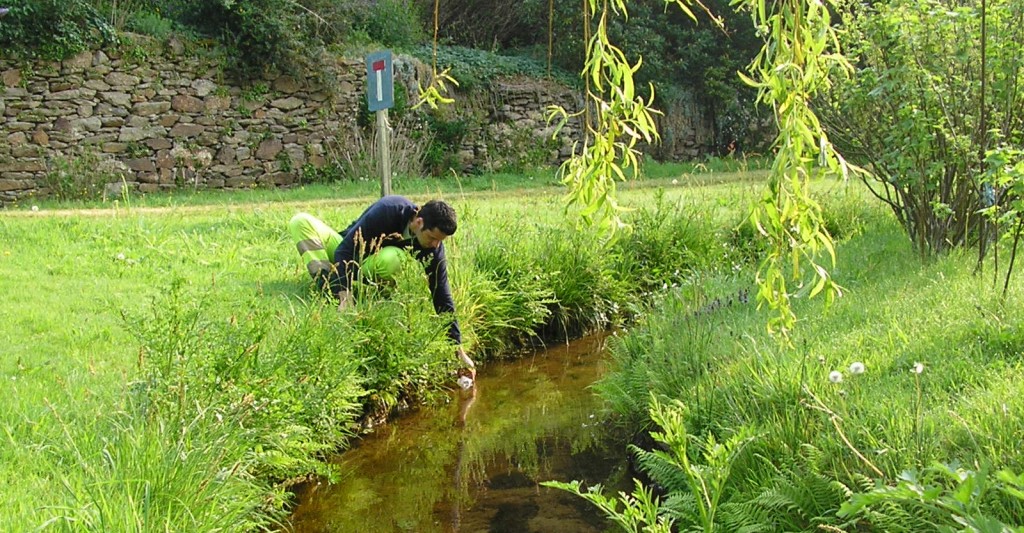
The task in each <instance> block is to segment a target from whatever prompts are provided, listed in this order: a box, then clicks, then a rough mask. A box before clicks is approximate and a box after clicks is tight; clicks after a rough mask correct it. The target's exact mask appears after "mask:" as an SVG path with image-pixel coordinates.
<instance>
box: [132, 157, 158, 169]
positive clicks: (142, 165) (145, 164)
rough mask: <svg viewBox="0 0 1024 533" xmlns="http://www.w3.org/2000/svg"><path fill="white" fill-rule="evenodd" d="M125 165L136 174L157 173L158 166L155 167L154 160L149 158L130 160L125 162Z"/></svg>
mask: <svg viewBox="0 0 1024 533" xmlns="http://www.w3.org/2000/svg"><path fill="white" fill-rule="evenodd" d="M125 165H127V166H128V168H130V169H132V170H134V171H136V172H156V165H154V164H153V160H152V159H150V158H148V157H140V158H138V159H129V160H128V161H125Z"/></svg>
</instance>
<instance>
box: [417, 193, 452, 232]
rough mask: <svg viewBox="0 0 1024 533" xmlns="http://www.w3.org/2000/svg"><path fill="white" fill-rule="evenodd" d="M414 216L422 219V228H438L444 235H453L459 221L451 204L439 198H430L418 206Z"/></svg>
mask: <svg viewBox="0 0 1024 533" xmlns="http://www.w3.org/2000/svg"><path fill="white" fill-rule="evenodd" d="M416 216H418V217H420V218H422V219H423V229H426V230H432V229H435V228H436V229H439V230H441V233H444V234H445V235H455V230H456V229H458V226H459V223H458V221H457V220H456V217H455V210H454V209H452V206H450V205H448V204H446V203H445V202H443V201H441V200H431V201H429V202H427V203H425V204H423V207H421V208H420V212H419V213H417V214H416Z"/></svg>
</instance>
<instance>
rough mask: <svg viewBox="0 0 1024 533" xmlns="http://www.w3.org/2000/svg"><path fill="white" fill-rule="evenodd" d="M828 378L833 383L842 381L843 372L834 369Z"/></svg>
mask: <svg viewBox="0 0 1024 533" xmlns="http://www.w3.org/2000/svg"><path fill="white" fill-rule="evenodd" d="M828 380H829V381H831V382H832V383H842V382H843V373H842V372H840V371H838V370H833V371H831V372H829V373H828Z"/></svg>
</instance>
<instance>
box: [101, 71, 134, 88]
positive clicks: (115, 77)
mask: <svg viewBox="0 0 1024 533" xmlns="http://www.w3.org/2000/svg"><path fill="white" fill-rule="evenodd" d="M103 81H105V82H107V83H108V84H110V86H111V87H124V88H126V89H131V88H133V87H135V86H136V85H138V84H139V82H140V81H142V80H141V79H140V78H139V77H138V76H132V75H131V74H125V73H124V72H118V71H114V72H111V73H110V74H107V75H106V77H104V78H103Z"/></svg>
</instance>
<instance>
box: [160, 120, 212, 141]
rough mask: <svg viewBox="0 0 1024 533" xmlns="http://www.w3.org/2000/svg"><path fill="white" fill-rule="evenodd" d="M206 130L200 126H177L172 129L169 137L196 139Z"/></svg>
mask: <svg viewBox="0 0 1024 533" xmlns="http://www.w3.org/2000/svg"><path fill="white" fill-rule="evenodd" d="M205 130H206V128H204V127H203V126H201V125H199V124H175V125H174V127H173V128H171V131H170V132H169V135H170V136H171V137H174V138H176V139H178V138H181V137H186V138H187V137H195V136H197V135H199V134H201V133H203V132H204V131H205Z"/></svg>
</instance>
